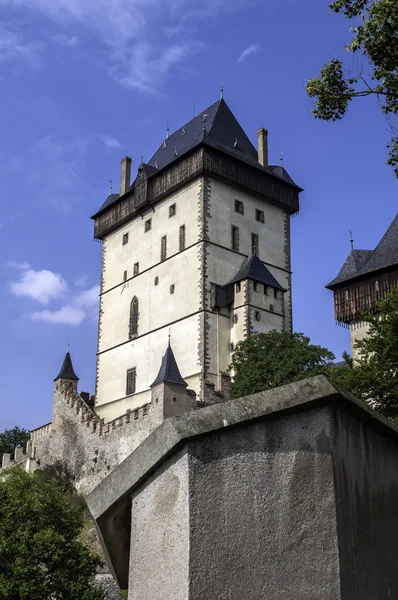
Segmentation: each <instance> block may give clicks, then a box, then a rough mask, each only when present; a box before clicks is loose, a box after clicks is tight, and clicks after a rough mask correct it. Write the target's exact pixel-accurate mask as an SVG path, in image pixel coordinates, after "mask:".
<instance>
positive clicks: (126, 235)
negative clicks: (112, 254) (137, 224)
mask: <svg viewBox="0 0 398 600" xmlns="http://www.w3.org/2000/svg"><path fill="white" fill-rule="evenodd" d="M128 241H129V234H128V233H124V234H123V246H125V245H126V244H127V242H128Z"/></svg>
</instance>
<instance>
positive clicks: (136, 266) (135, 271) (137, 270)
mask: <svg viewBox="0 0 398 600" xmlns="http://www.w3.org/2000/svg"><path fill="white" fill-rule="evenodd" d="M139 274H140V263H139V262H136V263H134V266H133V277H137V275H139Z"/></svg>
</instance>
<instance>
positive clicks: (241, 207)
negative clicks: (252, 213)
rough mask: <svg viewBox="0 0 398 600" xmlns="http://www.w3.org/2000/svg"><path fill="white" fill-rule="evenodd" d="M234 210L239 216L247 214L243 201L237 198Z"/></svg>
mask: <svg viewBox="0 0 398 600" xmlns="http://www.w3.org/2000/svg"><path fill="white" fill-rule="evenodd" d="M234 209H235V212H236V213H238V215H244V214H245V205H244V204H243V202H242V200H238V199H237V198H235V201H234Z"/></svg>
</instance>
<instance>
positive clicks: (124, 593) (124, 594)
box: [120, 590, 129, 600]
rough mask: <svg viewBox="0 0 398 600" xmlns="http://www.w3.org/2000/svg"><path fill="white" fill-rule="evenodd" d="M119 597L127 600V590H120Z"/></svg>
mask: <svg viewBox="0 0 398 600" xmlns="http://www.w3.org/2000/svg"><path fill="white" fill-rule="evenodd" d="M120 595H121V596H122V598H123V599H124V600H128V597H129V592H128V590H120Z"/></svg>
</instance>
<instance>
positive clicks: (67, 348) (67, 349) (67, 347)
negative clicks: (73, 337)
mask: <svg viewBox="0 0 398 600" xmlns="http://www.w3.org/2000/svg"><path fill="white" fill-rule="evenodd" d="M66 341H67V342H68V345H67V346H66V351H67V352H69V350H70V343H69V340H68V338H66Z"/></svg>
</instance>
